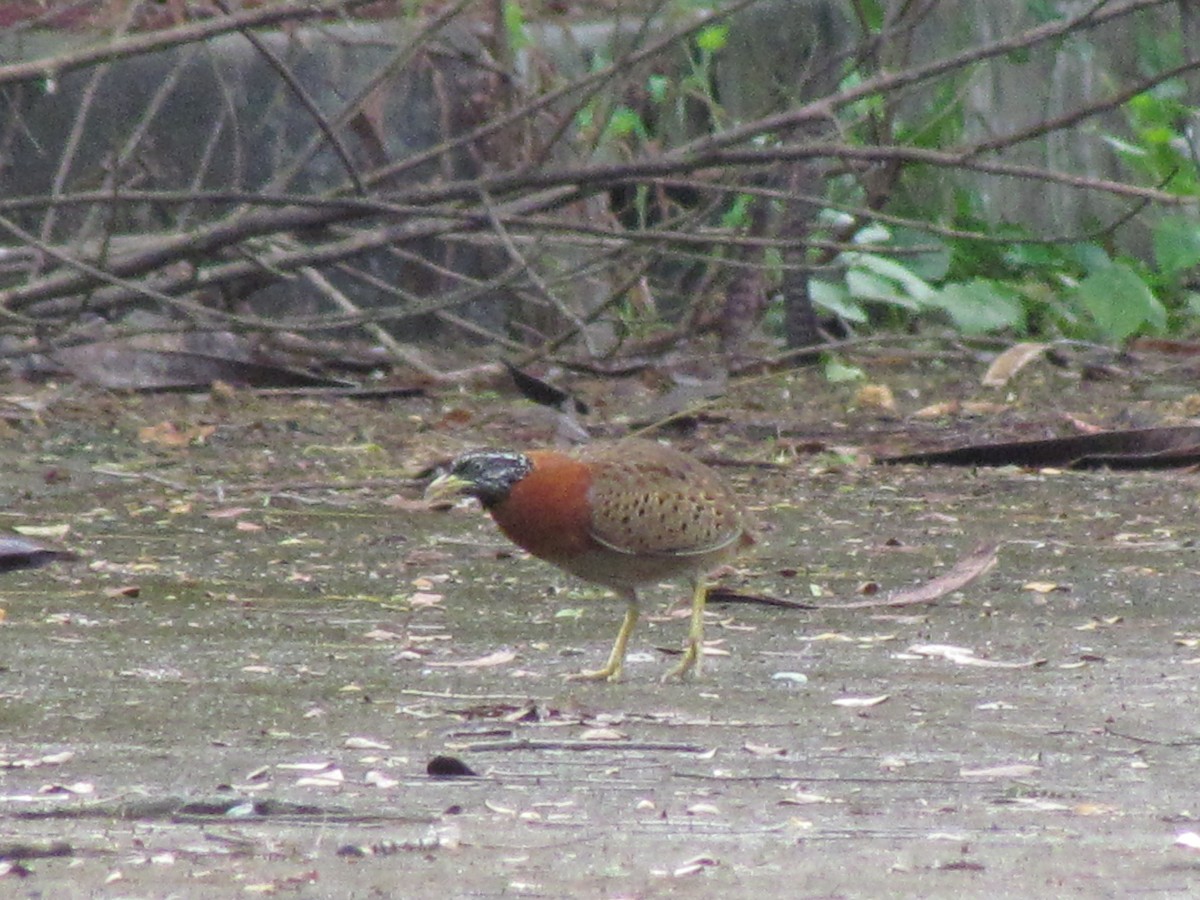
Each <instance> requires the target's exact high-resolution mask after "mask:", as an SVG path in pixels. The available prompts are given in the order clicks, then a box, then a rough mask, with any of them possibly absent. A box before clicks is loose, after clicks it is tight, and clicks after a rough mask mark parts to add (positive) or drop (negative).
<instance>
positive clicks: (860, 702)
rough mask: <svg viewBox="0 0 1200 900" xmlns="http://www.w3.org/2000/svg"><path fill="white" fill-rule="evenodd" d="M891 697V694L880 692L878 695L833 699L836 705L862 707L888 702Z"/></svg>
mask: <svg viewBox="0 0 1200 900" xmlns="http://www.w3.org/2000/svg"><path fill="white" fill-rule="evenodd" d="M890 698H891V695H890V694H880V695H879V696H878V697H838V698H837V699H836V700H834V701H833V705H834V706H845V707H849V708H850V709H862V708H864V707H869V706H878V705H879V704H880V703H886V702H887V701H888V700H889V699H890Z"/></svg>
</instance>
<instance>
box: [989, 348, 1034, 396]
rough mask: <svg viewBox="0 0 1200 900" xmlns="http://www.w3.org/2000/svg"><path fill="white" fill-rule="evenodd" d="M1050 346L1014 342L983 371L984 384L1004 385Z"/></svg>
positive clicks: (991, 385)
mask: <svg viewBox="0 0 1200 900" xmlns="http://www.w3.org/2000/svg"><path fill="white" fill-rule="evenodd" d="M1049 346H1050V345H1049V344H1034V343H1021V344H1013V345H1012V346H1011V347H1009V348H1008V349H1007V350H1005V351H1004V352H1003V353H1001V354H1000V355H999V356H997V357H996V358H995V359H994V360H992V364H991V365H990V366H988V370H987V371H986V372H984V373H983V386H984V387H1004V386H1005V385H1006V384H1008V383H1009V381H1011V380H1012V379H1013V378H1014V377H1015V376H1016V374H1017V373H1018V372H1020V371H1021V370H1022V369H1023V368H1025V367H1026V366H1027V365H1029V364H1030V363H1031V362H1033V361H1034V360H1035V359H1037V358H1038V357H1040V356H1041V355H1042V354H1043V353H1045V352H1046V350H1047V349H1048V348H1049Z"/></svg>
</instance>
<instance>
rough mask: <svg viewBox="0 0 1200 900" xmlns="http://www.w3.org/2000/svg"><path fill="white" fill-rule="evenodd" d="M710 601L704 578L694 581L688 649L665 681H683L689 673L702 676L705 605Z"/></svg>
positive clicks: (665, 676) (666, 676) (665, 677)
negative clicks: (701, 662)
mask: <svg viewBox="0 0 1200 900" xmlns="http://www.w3.org/2000/svg"><path fill="white" fill-rule="evenodd" d="M707 600H708V585H707V584H706V583H705V581H704V579H703V578H694V579H692V622H691V625H690V626H689V627H688V637H687V647H686V648H685V649H684V651H683V659H681V660H680V661H679V665H677V666H676V667H675V668H673V669H672V670H671V671H670V672H668V673H667V674H666V675H664V676H663V681H670V680H672V679H675V678H678V679H680V680H681V681H682V680H683V678H684V676H685V675H687V674H688V673H689V672H690V673H692V674H693V675H695V676H696V677H697V678H698V677H699V676H700V661H701V658H702V657H703V652H702V651H703V649H704V604H705V602H706V601H707Z"/></svg>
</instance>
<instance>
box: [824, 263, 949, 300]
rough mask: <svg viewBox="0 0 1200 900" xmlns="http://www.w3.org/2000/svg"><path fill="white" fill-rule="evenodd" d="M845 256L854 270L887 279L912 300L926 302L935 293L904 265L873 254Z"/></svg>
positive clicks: (928, 284) (922, 279) (932, 288)
mask: <svg viewBox="0 0 1200 900" xmlns="http://www.w3.org/2000/svg"><path fill="white" fill-rule="evenodd" d="M845 256H846V258H847V259H850V260H851V265H852V266H854V268H857V269H865V270H868V271H870V272H872V274H875V275H880V276H882V277H884V278H888V280H889V281H893V282H895V283H896V284H898V286H899V287H900V288H902V289H904V293H905V294H907V295H908V296H911V298H912V299H913V300H917V301H923V300H928V299H929V298H931V296H932V295H934V294H935V293H936V292H935V289H934V287H932V286H931V284H930V283H929V282H928V281H925V280H924V278H922V277H920V276H919V275H917V272H914V271H913V270H912V269H910V268H908V266H906V265H904V264H901V263H898V262H896V260H894V259H888V258H887V257H881V256H877V254H875V253H859V252H854V253H846V254H845ZM913 308H916V307H913Z"/></svg>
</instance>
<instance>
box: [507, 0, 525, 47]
mask: <svg viewBox="0 0 1200 900" xmlns="http://www.w3.org/2000/svg"><path fill="white" fill-rule="evenodd" d="M504 30H505V31H506V32H507V33H508V43H509V45H510V46H511V47H512V49H513V50H524V49H525V48H526V47H527V46H529V32H528V30H527V29H526V28H525V13H524V11H522V9H521V4H520V3H518V2H516V0H509V2H508V3H505V4H504Z"/></svg>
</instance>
